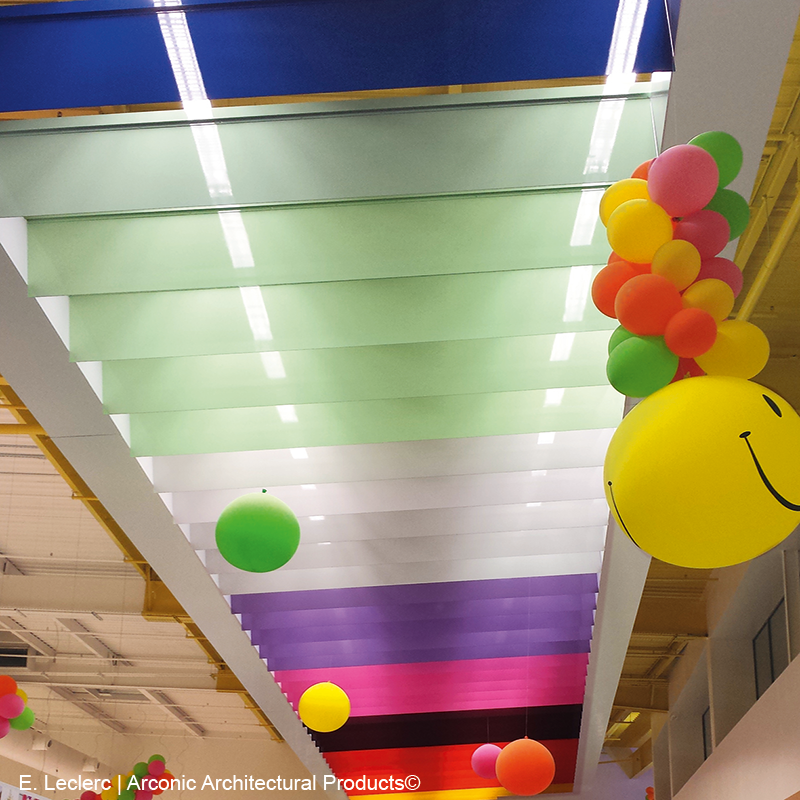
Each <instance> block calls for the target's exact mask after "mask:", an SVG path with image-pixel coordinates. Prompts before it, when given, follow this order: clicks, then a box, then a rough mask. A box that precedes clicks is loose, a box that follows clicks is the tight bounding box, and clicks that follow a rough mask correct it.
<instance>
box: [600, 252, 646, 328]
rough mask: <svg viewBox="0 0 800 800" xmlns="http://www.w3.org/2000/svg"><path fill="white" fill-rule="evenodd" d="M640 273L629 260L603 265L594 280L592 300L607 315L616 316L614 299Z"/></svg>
mask: <svg viewBox="0 0 800 800" xmlns="http://www.w3.org/2000/svg"><path fill="white" fill-rule="evenodd" d="M638 274H639V273H638V272H636V270H634V269H633V267H632V266H631V265H630V264H629V263H628V262H627V261H615V262H614V263H613V264H609V265H608V266H605V267H603V269H601V270H600V272H598V273H597V275H596V276H595V279H594V281H592V301H593V302H594V304H595V306H597V309H598V310H599V311H600V312H601V313H602V314H605V315H606V316H607V317H613V318H616V313H615V312H614V301H615V300H616V299H617V293H618V292H619V290H620V288H621V287H622V285H623V284H624V283H626V282H627V281H629V280H630V279H631V278H635V277H636V276H637V275H638Z"/></svg>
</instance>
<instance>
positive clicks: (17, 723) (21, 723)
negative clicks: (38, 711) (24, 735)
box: [8, 706, 36, 731]
mask: <svg viewBox="0 0 800 800" xmlns="http://www.w3.org/2000/svg"><path fill="white" fill-rule="evenodd" d="M8 722H9V724H10V725H11V727H12V728H13V729H14V730H15V731H26V730H28V728H30V727H31V725H33V723H34V722H36V717H35V715H34V713H33V710H32V709H31V708H29V707H28V706H26V707H25V708H24V709H23V710H22V713H21V714H20V715H19V716H18V717H12V718H11V719H10V720H9V721H8Z"/></svg>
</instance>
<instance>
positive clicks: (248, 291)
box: [239, 286, 272, 342]
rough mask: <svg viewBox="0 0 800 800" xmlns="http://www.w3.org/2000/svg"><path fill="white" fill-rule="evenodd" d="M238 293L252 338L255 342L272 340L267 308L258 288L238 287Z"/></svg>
mask: <svg viewBox="0 0 800 800" xmlns="http://www.w3.org/2000/svg"><path fill="white" fill-rule="evenodd" d="M239 292H240V293H241V295H242V302H243V303H244V311H245V314H247V321H248V323H249V324H250V330H251V331H252V332H253V338H254V339H255V340H256V341H257V342H267V341H269V340H270V339H272V329H271V328H270V324H269V315H268V314H267V307H266V306H265V305H264V296H263V295H262V294H261V287H260V286H240V287H239Z"/></svg>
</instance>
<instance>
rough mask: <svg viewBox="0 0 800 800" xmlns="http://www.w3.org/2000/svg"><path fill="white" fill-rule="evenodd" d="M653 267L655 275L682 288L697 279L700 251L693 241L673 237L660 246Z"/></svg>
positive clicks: (654, 257)
mask: <svg viewBox="0 0 800 800" xmlns="http://www.w3.org/2000/svg"><path fill="white" fill-rule="evenodd" d="M651 269H652V272H653V275H661V276H662V277H664V278H666V279H667V280H668V281H670V282H671V283H674V284H675V287H676V288H677V289H679V290H682V289H685V288H686V287H687V286H688V285H689V284H690V283H691V282H692V281H694V280H696V279H697V275H698V273H699V272H700V253H698V252H697V248H696V247H695V246H694V245H693V244H692V243H691V242H687V241H685V240H683V239H673V240H672V241H671V242H667V243H666V244H663V245H661V247H659V248H658V250H657V251H656V254H655V255H654V256H653V264H652V266H651Z"/></svg>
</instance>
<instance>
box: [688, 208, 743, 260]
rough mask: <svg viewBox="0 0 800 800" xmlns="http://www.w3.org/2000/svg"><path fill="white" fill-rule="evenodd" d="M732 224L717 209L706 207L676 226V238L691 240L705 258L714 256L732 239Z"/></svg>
mask: <svg viewBox="0 0 800 800" xmlns="http://www.w3.org/2000/svg"><path fill="white" fill-rule="evenodd" d="M730 233H731V226H730V225H729V224H728V220H726V219H725V217H723V216H722V214H720V213H719V212H717V211H712V210H711V209H710V208H704V209H703V210H702V211H698V212H697V213H695V214H692V215H691V216H688V217H686V218H685V219H682V220H681V221H680V222H679V223H678V224H677V225H676V226H675V238H676V239H685V240H686V241H687V242H691V243H692V244H693V245H694V246H695V247H696V248H697V252H698V253H700V258H702V259H703V260H705V259H707V258H713V257H714V256H715V255H717V253H719V252H720V251H721V250H722V249H723V248H724V247H725V245H726V244H728V241H729V240H730V238H731V237H730Z"/></svg>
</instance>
